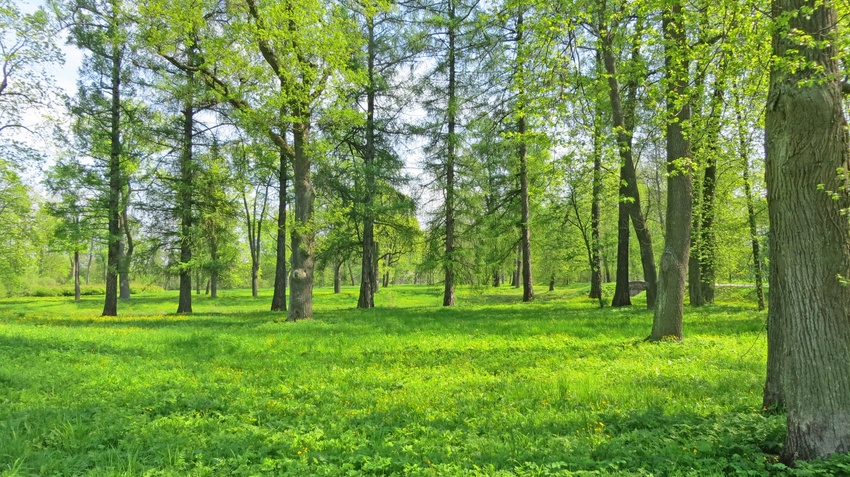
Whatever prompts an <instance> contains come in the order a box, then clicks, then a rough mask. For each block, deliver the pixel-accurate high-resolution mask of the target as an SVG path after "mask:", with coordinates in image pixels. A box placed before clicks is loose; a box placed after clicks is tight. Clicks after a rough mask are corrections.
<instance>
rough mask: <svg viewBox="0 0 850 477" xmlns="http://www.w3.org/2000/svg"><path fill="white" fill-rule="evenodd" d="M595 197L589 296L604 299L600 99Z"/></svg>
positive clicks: (595, 136)
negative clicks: (601, 239) (601, 231)
mask: <svg viewBox="0 0 850 477" xmlns="http://www.w3.org/2000/svg"><path fill="white" fill-rule="evenodd" d="M600 53H601V52H597V65H599V66H601V64H602V59H601V54H600ZM592 195H593V197H592V198H591V205H590V229H591V232H590V233H591V241H590V242H591V253H590V294H589V295H588V298H596V299H599V300H601V299H602V261H601V260H602V257H601V255H602V251H601V244H600V239H599V233H600V218H601V217H602V207H601V204H602V112H601V107H600V104H599V101H597V102H596V112H595V115H594V120H593V190H592Z"/></svg>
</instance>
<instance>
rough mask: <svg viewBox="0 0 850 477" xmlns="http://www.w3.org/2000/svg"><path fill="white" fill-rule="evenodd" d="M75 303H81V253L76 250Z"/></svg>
mask: <svg viewBox="0 0 850 477" xmlns="http://www.w3.org/2000/svg"><path fill="white" fill-rule="evenodd" d="M74 301H80V251H79V250H74Z"/></svg>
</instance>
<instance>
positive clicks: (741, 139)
mask: <svg viewBox="0 0 850 477" xmlns="http://www.w3.org/2000/svg"><path fill="white" fill-rule="evenodd" d="M740 102H741V98H740V96H739V95H737V94H736V95H735V103H736V104H735V106H736V112H737V121H738V147H739V148H740V155H741V167H742V170H743V180H744V197H745V198H746V201H747V224H748V225H749V226H750V241H751V242H752V244H753V272H754V275H755V286H756V297H757V298H758V307H759V310H764V287H763V286H762V281H763V278H762V269H761V251H760V247H759V237H758V229H757V228H756V213H755V208H754V207H753V190H752V186H751V185H750V155H749V140H748V138H747V133H746V129H745V127H746V126H745V125H744V121H743V119H742V118H741V105H740Z"/></svg>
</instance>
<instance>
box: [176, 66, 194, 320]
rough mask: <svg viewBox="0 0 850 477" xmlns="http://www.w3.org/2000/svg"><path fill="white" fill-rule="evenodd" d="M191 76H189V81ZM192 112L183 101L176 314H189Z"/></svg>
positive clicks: (192, 187)
mask: <svg viewBox="0 0 850 477" xmlns="http://www.w3.org/2000/svg"><path fill="white" fill-rule="evenodd" d="M191 76H192V74H191V73H189V78H190V82H191ZM194 116H195V109H194V107H193V106H192V103H191V101H186V104H185V107H184V109H183V151H182V154H180V180H179V181H178V185H177V187H178V190H177V198H178V199H177V200H178V201H179V204H178V209H177V210H178V211H179V215H180V217H179V219H180V296H179V298H178V304H177V313H192V270H191V269H190V268H189V263H190V262H191V261H192V245H191V237H192V226H193V224H192V193H193V192H194V188H195V187H194V172H193V165H192V160H193V157H192V133H193V128H194V125H195V119H194Z"/></svg>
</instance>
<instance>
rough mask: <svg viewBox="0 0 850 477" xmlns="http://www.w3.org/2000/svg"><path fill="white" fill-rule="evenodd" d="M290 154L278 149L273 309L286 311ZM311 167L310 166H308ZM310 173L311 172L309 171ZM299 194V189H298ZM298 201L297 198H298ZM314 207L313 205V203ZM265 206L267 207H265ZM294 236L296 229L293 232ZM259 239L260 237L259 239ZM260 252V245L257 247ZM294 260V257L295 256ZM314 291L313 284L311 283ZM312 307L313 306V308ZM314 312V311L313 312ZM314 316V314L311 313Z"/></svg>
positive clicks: (283, 135)
mask: <svg viewBox="0 0 850 477" xmlns="http://www.w3.org/2000/svg"><path fill="white" fill-rule="evenodd" d="M285 134H286V132H285V131H283V130H281V131H280V137H281V138H283V137H285ZM288 162H289V156H288V155H287V154H286V150H285V149H284V148H282V147H281V148H280V149H279V151H278V167H279V168H278V184H279V185H280V192H279V193H278V202H277V249H276V254H275V267H274V293H273V294H272V306H271V310H272V311H286V206H287V203H286V194H287V192H288V190H287V189H288V184H287V173H288V170H289V167H287V166H288ZM308 167H309V166H308ZM308 174H309V172H308ZM296 194H297V191H296ZM296 203H297V198H296ZM311 207H312V205H311ZM264 208H265V207H264ZM292 233H293V237H294V234H295V231H293V232H292ZM258 240H259V239H258ZM294 247H295V243H294V241H293V248H292V251H293V253H292V257H294V256H295V248H294ZM257 250H258V253H259V246H258V247H257ZM293 260H294V258H293ZM293 269H294V266H293ZM311 293H312V285H311ZM311 309H312V308H311ZM311 313H312V312H311ZM311 316H312V315H311Z"/></svg>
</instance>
